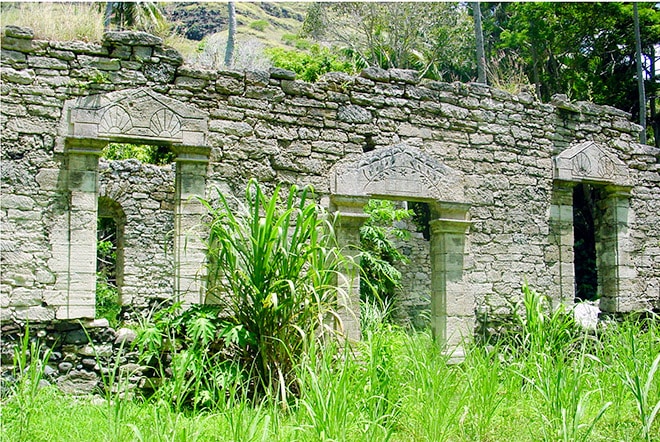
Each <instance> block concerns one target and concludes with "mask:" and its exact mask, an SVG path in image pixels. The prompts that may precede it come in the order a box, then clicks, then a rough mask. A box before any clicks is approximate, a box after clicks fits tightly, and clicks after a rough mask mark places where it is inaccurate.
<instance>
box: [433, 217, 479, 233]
mask: <svg viewBox="0 0 660 442" xmlns="http://www.w3.org/2000/svg"><path fill="white" fill-rule="evenodd" d="M471 224H472V221H467V220H460V219H434V220H431V221H430V222H429V225H430V226H431V231H432V232H433V233H434V234H442V233H457V234H462V235H463V234H465V233H466V232H467V231H468V229H469V228H470V225H471Z"/></svg>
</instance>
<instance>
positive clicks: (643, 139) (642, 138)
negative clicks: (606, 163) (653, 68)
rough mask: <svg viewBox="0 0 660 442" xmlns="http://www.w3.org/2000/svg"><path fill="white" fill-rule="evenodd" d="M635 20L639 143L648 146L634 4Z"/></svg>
mask: <svg viewBox="0 0 660 442" xmlns="http://www.w3.org/2000/svg"><path fill="white" fill-rule="evenodd" d="M633 19H634V22H635V46H636V52H637V89H638V90H639V124H640V125H641V126H642V133H640V134H639V141H640V142H641V143H643V144H646V93H645V92H644V74H643V72H642V38H641V36H640V32H639V13H638V12H637V3H633Z"/></svg>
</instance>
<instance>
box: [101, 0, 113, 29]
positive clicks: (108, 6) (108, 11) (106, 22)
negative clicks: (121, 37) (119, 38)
mask: <svg viewBox="0 0 660 442" xmlns="http://www.w3.org/2000/svg"><path fill="white" fill-rule="evenodd" d="M112 3H113V2H105V15H104V16H103V31H104V32H108V31H109V30H110V19H111V18H112V6H113V5H112Z"/></svg>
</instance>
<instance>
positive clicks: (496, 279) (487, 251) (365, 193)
mask: <svg viewBox="0 0 660 442" xmlns="http://www.w3.org/2000/svg"><path fill="white" fill-rule="evenodd" d="M1 87H2V109H1V112H2V114H1V115H2V120H1V124H2V188H1V191H2V203H1V210H0V216H1V221H2V238H1V246H2V249H1V250H2V257H1V259H2V278H1V281H0V294H1V307H2V309H1V319H2V322H3V323H9V322H11V321H13V320H30V321H52V320H72V319H76V318H92V317H93V316H94V286H95V275H94V271H95V267H94V265H95V259H96V249H95V247H96V219H97V217H98V216H99V215H100V214H101V215H103V213H105V215H103V216H114V217H117V219H120V220H121V225H122V226H123V235H124V239H123V254H124V255H123V282H122V299H123V301H124V302H126V303H130V304H132V305H136V306H147V305H149V304H150V300H154V299H155V300H159V299H164V298H168V297H169V298H171V297H177V298H179V299H181V300H183V301H184V302H186V303H193V302H203V272H202V271H201V270H202V264H203V260H204V257H203V248H202V245H201V242H200V241H199V235H202V236H203V232H201V231H199V227H198V223H199V220H200V215H201V213H202V210H201V207H200V205H199V203H197V202H196V201H195V199H194V198H191V197H192V196H194V195H205V196H207V197H210V198H212V197H213V195H214V194H215V190H214V189H215V188H219V189H220V190H222V191H223V192H226V193H234V194H236V195H240V194H241V193H242V189H243V188H244V185H245V183H246V182H247V180H248V179H249V178H251V177H254V178H257V179H258V180H260V181H261V182H265V183H272V184H273V185H274V184H276V183H281V184H284V185H290V184H294V183H295V184H298V185H306V184H312V185H314V186H315V188H316V190H317V191H318V192H319V194H320V195H321V196H322V197H323V198H322V201H323V202H324V204H327V205H328V207H329V208H330V209H332V210H336V211H339V212H340V213H341V214H342V218H341V222H340V225H339V227H338V236H339V240H340V242H342V243H344V244H345V245H347V244H350V243H353V242H355V241H356V238H357V237H356V234H357V229H359V226H360V225H361V223H362V222H363V220H364V216H363V213H362V207H363V205H364V204H365V203H366V201H367V200H368V198H370V197H384V198H391V199H396V200H405V201H423V202H426V203H428V204H429V205H430V207H431V211H432V214H433V220H432V221H431V224H430V227H431V241H430V269H431V275H430V287H431V292H432V293H431V321H432V325H433V326H434V329H435V331H436V333H437V334H438V335H439V336H440V337H442V338H444V339H447V340H449V341H450V342H454V343H455V342H458V341H459V340H460V338H461V337H462V336H469V335H471V334H472V333H473V331H474V328H475V325H476V323H475V321H476V318H477V316H478V315H477V314H479V315H480V316H479V317H482V318H483V317H488V316H489V315H491V316H493V315H498V314H506V313H508V312H509V310H510V305H511V302H515V301H516V300H518V299H519V293H520V286H521V285H522V284H523V282H524V281H527V282H528V283H529V284H530V286H532V287H533V288H535V289H536V290H537V291H539V292H542V293H546V294H548V295H550V296H551V297H552V298H553V299H554V301H555V302H556V303H559V302H562V303H566V304H570V303H572V302H573V298H574V293H575V292H574V284H575V275H574V267H573V265H574V263H573V247H574V239H573V230H572V228H573V219H572V213H573V202H572V192H573V188H574V186H576V185H579V184H581V183H587V184H589V185H590V186H592V187H594V188H596V189H597V191H598V193H597V194H598V195H599V196H598V200H597V201H596V206H597V213H598V219H597V222H596V226H595V227H596V232H597V243H598V244H597V253H598V256H597V258H598V268H599V289H600V291H601V293H602V301H601V310H602V311H603V312H605V313H617V312H627V311H632V310H638V309H644V308H656V309H657V308H660V228H659V227H658V225H659V223H660V156H659V152H658V150H656V149H654V148H652V147H650V146H645V145H640V144H639V143H637V141H636V140H637V134H638V132H639V129H640V128H639V127H638V126H636V125H635V124H632V123H630V121H629V115H628V114H626V113H624V112H622V111H619V110H617V109H614V108H611V107H607V106H596V105H593V104H590V103H584V102H578V103H574V102H570V101H568V100H567V99H566V98H565V97H562V96H557V97H555V98H554V100H553V101H552V103H550V104H543V103H540V102H538V101H536V100H535V99H534V97H533V96H532V95H530V94H527V93H521V94H519V95H511V94H509V93H506V92H503V91H500V90H497V89H493V88H490V87H487V86H483V85H476V84H460V83H452V84H447V83H440V82H434V81H426V80H423V81H419V80H418V79H417V78H416V76H415V73H414V72H411V71H404V70H396V69H392V70H389V71H385V70H380V69H367V70H365V71H364V72H363V73H362V74H361V75H360V76H358V77H351V76H348V75H346V74H343V73H331V74H327V75H325V76H324V77H322V78H321V79H320V80H319V81H318V82H317V83H314V84H310V83H305V82H301V81H296V80H295V75H294V74H293V73H291V72H288V71H284V70H280V69H271V70H270V71H269V72H237V71H208V70H201V69H196V68H194V67H191V66H185V65H183V61H182V58H181V56H180V55H179V54H178V53H176V51H174V50H172V49H168V48H165V47H163V46H162V42H161V40H160V39H159V38H157V37H154V36H150V35H147V34H143V33H129V32H111V33H107V34H106V35H105V38H104V41H103V42H102V43H100V44H96V43H82V42H48V41H40V40H35V39H33V37H32V33H31V32H30V31H29V30H26V29H22V28H16V27H7V28H6V29H5V31H4V37H3V39H2V86H1ZM109 141H138V142H146V143H155V144H165V145H168V146H171V149H172V151H173V152H174V153H175V154H176V160H175V164H174V165H173V166H167V167H160V168H159V167H155V166H149V165H141V164H139V163H138V162H137V161H136V160H129V161H125V162H106V161H99V159H98V156H99V154H100V150H101V149H102V148H103V146H104V145H105V144H107V143H108V142H109ZM348 285H349V286H352V287H353V288H355V287H357V286H356V281H353V282H350V281H349V283H348ZM355 295H356V294H355V291H353V294H352V296H351V297H350V298H349V299H346V300H342V301H341V302H344V303H348V306H350V307H352V308H353V309H354V310H355V305H356V304H355V303H356V298H355ZM354 319H355V318H351V317H350V315H347V317H346V324H345V325H346V327H347V330H348V331H349V333H353V334H354V333H355V330H356V327H357V325H356V323H355V322H354Z"/></svg>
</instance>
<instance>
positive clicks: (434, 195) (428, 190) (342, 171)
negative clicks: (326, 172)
mask: <svg viewBox="0 0 660 442" xmlns="http://www.w3.org/2000/svg"><path fill="white" fill-rule="evenodd" d="M330 188H331V191H332V193H333V194H336V195H348V196H361V197H371V196H388V197H400V198H410V199H429V200H441V201H452V202H453V201H455V202H462V201H463V200H464V195H463V178H462V175H461V174H460V173H459V172H457V171H455V170H454V169H451V168H449V167H447V166H445V165H444V164H442V163H440V162H439V161H437V160H436V159H435V158H433V157H431V156H430V155H427V154H426V153H424V152H422V151H421V150H419V149H416V148H413V147H410V146H407V145H405V144H397V145H395V146H392V147H388V148H384V149H376V150H374V151H371V152H368V153H366V154H364V155H362V156H361V157H360V158H358V159H357V160H348V161H342V162H340V163H338V164H337V165H336V166H335V167H334V169H333V172H332V174H331V184H330Z"/></svg>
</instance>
